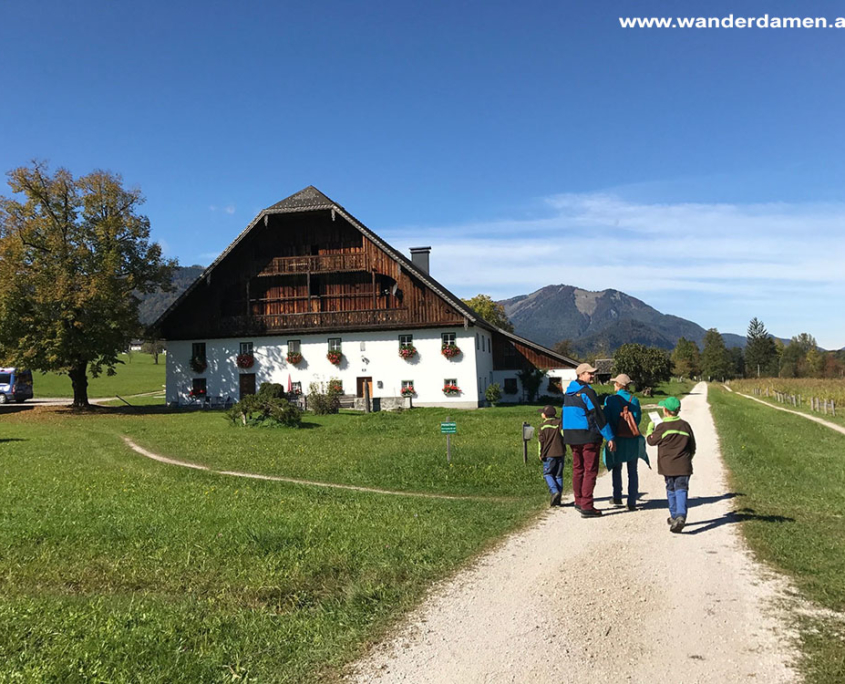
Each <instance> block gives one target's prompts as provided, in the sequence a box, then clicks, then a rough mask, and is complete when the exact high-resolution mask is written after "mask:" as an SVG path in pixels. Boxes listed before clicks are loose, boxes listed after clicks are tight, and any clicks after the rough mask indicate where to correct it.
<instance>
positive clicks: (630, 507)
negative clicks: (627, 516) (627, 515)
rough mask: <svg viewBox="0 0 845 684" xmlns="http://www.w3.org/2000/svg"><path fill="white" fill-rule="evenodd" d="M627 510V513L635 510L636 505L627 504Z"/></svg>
mask: <svg viewBox="0 0 845 684" xmlns="http://www.w3.org/2000/svg"><path fill="white" fill-rule="evenodd" d="M628 510H629V511H635V510H637V505H636V504H628Z"/></svg>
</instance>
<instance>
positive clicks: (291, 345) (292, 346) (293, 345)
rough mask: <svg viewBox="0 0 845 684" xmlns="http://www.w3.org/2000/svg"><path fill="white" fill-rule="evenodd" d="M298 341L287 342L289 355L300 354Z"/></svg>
mask: <svg viewBox="0 0 845 684" xmlns="http://www.w3.org/2000/svg"><path fill="white" fill-rule="evenodd" d="M300 346H301V345H300V341H299V340H288V353H289V354H301V353H302V350H301V349H300Z"/></svg>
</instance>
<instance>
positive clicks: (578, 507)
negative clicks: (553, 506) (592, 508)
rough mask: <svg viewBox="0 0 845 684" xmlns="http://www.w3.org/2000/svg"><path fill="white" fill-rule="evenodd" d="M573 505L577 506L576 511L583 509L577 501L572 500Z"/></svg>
mask: <svg viewBox="0 0 845 684" xmlns="http://www.w3.org/2000/svg"><path fill="white" fill-rule="evenodd" d="M572 505H573V506H574V507H575V510H576V511H580V510H581V507H580V506H579V505H578V504H577V503H575V502H574V501H573V502H572Z"/></svg>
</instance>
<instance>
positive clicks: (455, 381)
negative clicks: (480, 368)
mask: <svg viewBox="0 0 845 684" xmlns="http://www.w3.org/2000/svg"><path fill="white" fill-rule="evenodd" d="M457 384H458V379H457V378H446V379H445V380H444V381H443V385H444V387H445V386H446V385H457Z"/></svg>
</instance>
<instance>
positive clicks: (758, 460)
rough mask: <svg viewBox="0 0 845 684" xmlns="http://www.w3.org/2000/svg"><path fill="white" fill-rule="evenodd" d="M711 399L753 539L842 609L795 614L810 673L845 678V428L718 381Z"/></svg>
mask: <svg viewBox="0 0 845 684" xmlns="http://www.w3.org/2000/svg"><path fill="white" fill-rule="evenodd" d="M732 386H733V387H734V389H736V383H732ZM709 401H710V404H711V407H712V411H713V417H714V419H715V421H716V428H717V431H718V433H719V439H720V444H721V450H722V454H723V456H724V458H725V461H726V463H727V465H728V468H729V470H730V481H731V489H732V490H733V491H736V492H740V493H741V496H740V497H739V498H738V499H737V501H738V510H737V512H736V519H737V521H738V522H739V521H741V523H742V532H743V533H744V535H745V537H746V539H747V540H748V542H749V544H750V546H751V547H752V549H753V550H754V552H755V554H756V555H757V556H758V557H759V558H761V559H763V560H764V561H766V562H767V563H769V564H771V565H772V566H774V567H775V568H776V569H778V570H779V571H781V572H783V573H785V574H787V575H788V576H789V577H791V578H792V581H793V582H794V584H795V586H796V587H797V589H798V590H799V592H800V594H801V595H802V596H803V597H805V598H807V599H809V600H810V601H812V602H813V604H814V605H815V606H816V607H820V608H822V609H828V610H831V611H836V612H837V613H838V614H839V615H840V618H839V619H838V620H837V619H833V620H829V619H823V617H822V616H817V617H812V616H799V617H797V618H796V619H797V620H798V627H799V629H800V634H801V639H802V646H803V652H804V660H803V662H802V663H801V666H802V669H803V672H804V674H805V675H806V681H807V682H809V683H811V684H834V683H837V684H838V683H839V682H842V681H845V648H843V640H845V621H843V620H842V616H843V614H845V526H843V511H845V466H843V464H842V460H841V459H842V454H843V452H845V436H843V435H841V434H839V433H837V432H835V431H834V430H831V429H829V428H825V427H823V426H821V425H817V424H815V423H812V422H810V421H808V420H806V419H804V418H801V417H800V416H793V415H789V414H786V413H784V412H782V411H774V410H772V409H770V408H767V407H766V406H762V405H760V404H758V403H756V402H753V401H751V400H749V399H745V398H743V397H739V396H737V395H736V394H730V393H729V392H727V391H726V390H724V389H722V388H720V387H718V386H711V388H710V393H709Z"/></svg>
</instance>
